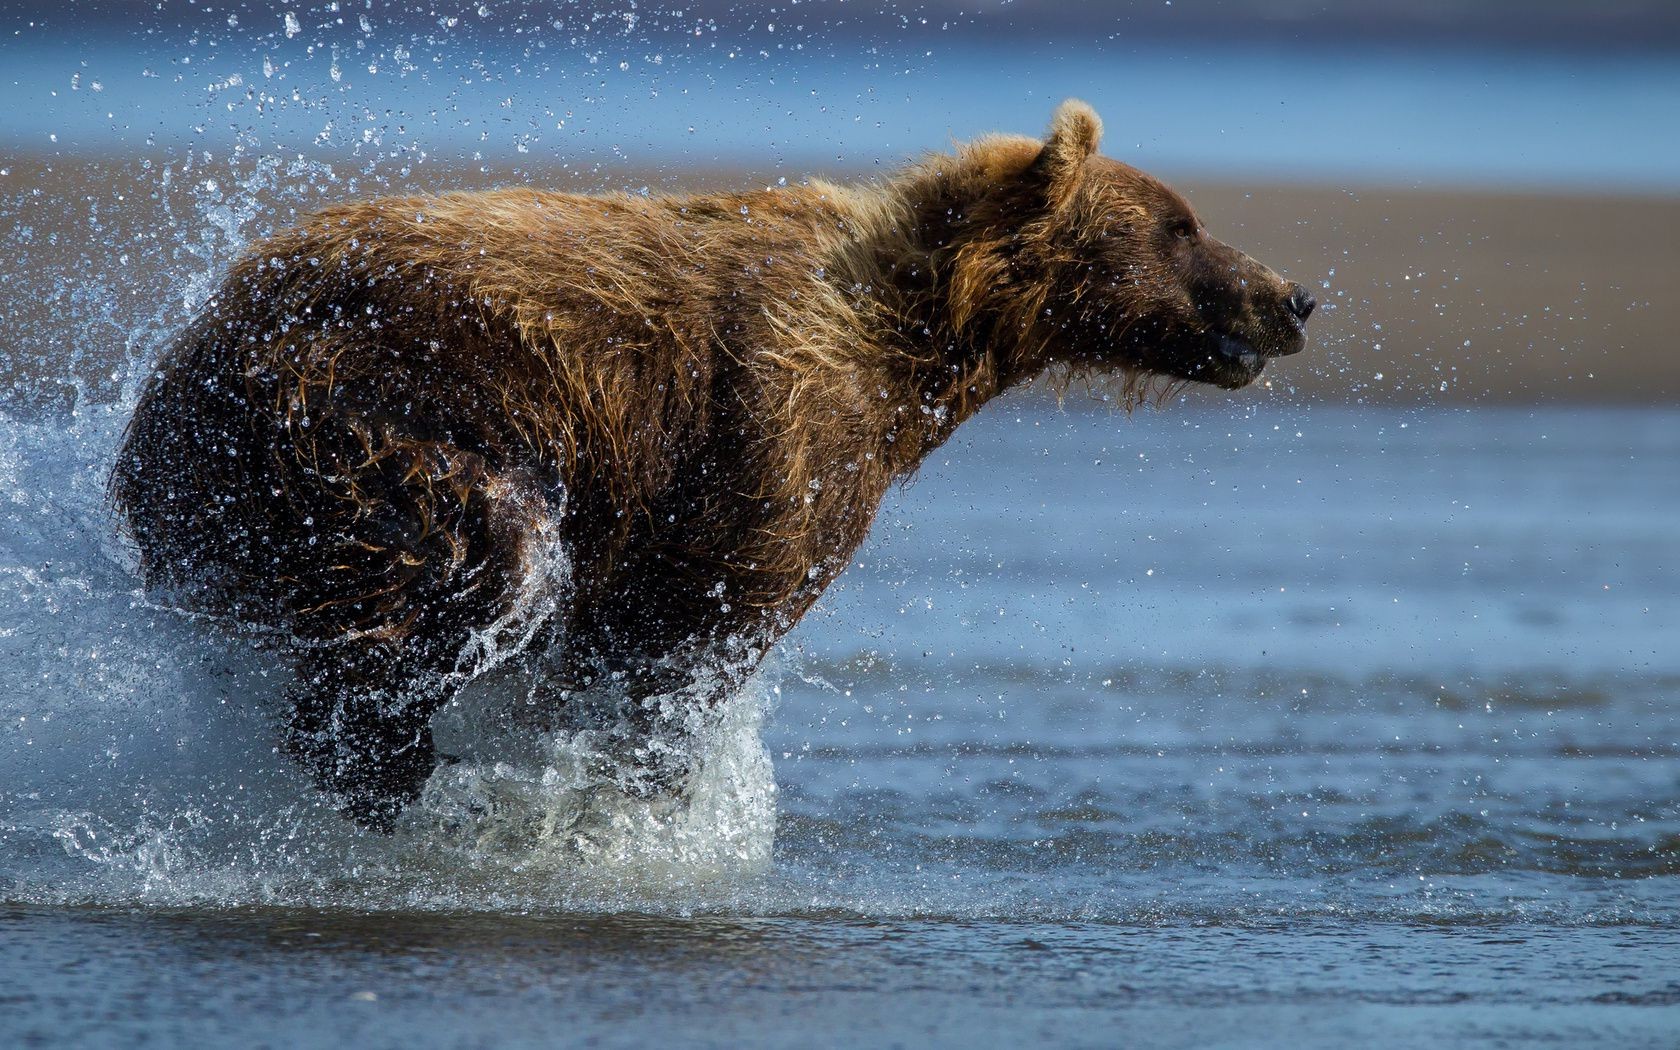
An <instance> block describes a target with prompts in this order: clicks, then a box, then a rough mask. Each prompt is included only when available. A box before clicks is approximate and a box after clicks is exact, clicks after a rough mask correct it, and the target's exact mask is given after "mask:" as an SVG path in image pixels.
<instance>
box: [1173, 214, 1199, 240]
mask: <svg viewBox="0 0 1680 1050" xmlns="http://www.w3.org/2000/svg"><path fill="white" fill-rule="evenodd" d="M1172 235H1173V236H1174V237H1177V238H1178V239H1179V240H1181V241H1188V240H1190V239H1191V238H1193V237H1195V236H1196V224H1195V223H1194V222H1191V221H1190V220H1189V219H1179V220H1177V221H1175V222H1174V223H1173V224H1172Z"/></svg>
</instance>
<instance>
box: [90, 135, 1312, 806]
mask: <svg viewBox="0 0 1680 1050" xmlns="http://www.w3.org/2000/svg"><path fill="white" fill-rule="evenodd" d="M1100 134H1101V125H1100V123H1099V121H1098V118H1097V115H1096V114H1095V113H1094V112H1093V111H1092V110H1091V109H1090V107H1088V106H1086V105H1085V104H1084V103H1081V102H1078V101H1068V102H1066V103H1064V104H1063V105H1062V106H1061V107H1060V108H1058V109H1057V111H1056V113H1055V115H1054V118H1053V120H1052V123H1051V126H1050V130H1049V134H1048V136H1047V138H1046V139H1045V140H1044V141H1042V142H1040V141H1038V140H1035V139H1029V138H1021V137H1011V136H996V137H988V138H984V139H981V140H979V141H976V142H974V143H971V144H968V145H966V146H963V147H961V148H960V149H958V150H957V151H956V153H954V154H950V155H936V156H932V157H930V158H929V159H927V160H924V161H923V162H921V163H919V164H916V165H914V166H912V167H910V168H908V169H907V170H905V171H903V172H901V173H899V174H897V175H895V176H893V177H891V178H888V179H886V180H884V181H882V182H880V183H878V184H868V185H861V186H838V185H831V184H829V183H825V182H811V183H810V184H808V185H803V186H795V187H787V188H783V189H766V190H763V191H755V192H743V193H723V194H705V195H696V196H652V197H639V196H626V195H611V196H581V195H573V194H562V193H550V192H544V191H540V190H531V189H509V190H500V191H495V192H487V193H451V194H444V195H441V196H431V197H425V196H414V197H387V198H382V199H378V200H370V201H362V202H355V203H346V204H339V205H335V206H332V207H328V208H326V209H324V210H322V211H320V212H317V213H316V214H314V215H312V216H311V217H309V218H308V219H306V220H305V221H304V222H303V223H302V225H300V226H298V227H296V228H295V229H290V230H286V231H284V232H281V233H278V234H275V235H274V236H272V237H270V238H268V239H267V240H264V241H262V242H261V243H258V244H256V245H255V246H253V247H252V248H251V249H250V250H249V251H248V252H246V253H245V255H244V256H243V257H242V258H241V259H239V260H238V262H236V263H235V264H234V266H233V269H232V271H231V272H230V273H229V274H228V276H227V279H226V281H225V282H224V283H223V284H222V285H221V287H220V290H219V291H217V292H216V294H215V295H214V297H213V298H212V299H211V300H210V301H209V302H208V304H207V305H206V306H205V308H204V310H203V313H202V314H201V315H200V316H199V317H198V318H197V319H196V320H195V321H194V322H193V323H192V325H191V326H190V327H189V328H188V329H187V330H186V332H185V333H184V334H183V335H182V336H181V338H180V340H179V342H178V343H176V344H175V345H174V347H173V348H172V349H171V350H169V351H168V353H166V354H165V355H164V356H163V358H162V360H161V361H160V362H159V363H158V366H157V370H156V372H155V373H154V374H153V375H152V376H151V378H150V381H149V382H148V384H147V385H146V387H145V390H144V392H143V395H142V397H141V399H140V402H139V406H138V408H137V409H136V411H135V415H134V419H133V421H132V423H131V424H130V426H129V429H128V432H127V435H126V439H125V441H124V444H123V446H122V448H121V451H120V452H119V455H118V458H117V462H116V466H115V468H114V471H113V474H112V496H113V499H114V502H115V505H116V506H117V507H118V508H119V509H120V511H121V512H122V513H123V514H125V515H126V518H127V523H128V527H129V529H130V532H131V535H132V540H133V543H134V544H135V546H136V547H137V549H138V553H139V564H140V567H141V570H142V572H143V575H144V578H145V580H146V582H147V584H148V585H149V586H152V587H156V588H163V589H165V590H167V591H168V592H170V593H172V594H174V595H176V596H177V600H179V601H181V602H183V603H185V604H187V605H189V606H190V607H193V608H196V609H198V610H202V611H206V612H209V613H212V614H214V615H217V616H219V617H223V618H226V620H227V621H228V622H230V623H237V624H240V625H244V626H247V627H252V626H254V627H257V628H259V629H264V630H266V631H267V632H268V633H269V634H270V635H271V636H276V637H279V638H281V639H283V643H282V644H283V646H284V651H285V653H286V654H287V657H288V659H289V661H290V662H291V663H292V664H293V665H294V666H295V667H296V669H297V671H298V682H299V684H298V686H297V688H296V690H295V692H294V694H293V696H292V703H291V709H290V711H289V712H288V714H287V715H286V726H285V742H286V746H287V748H288V750H289V751H290V752H291V753H292V754H293V755H295V756H296V757H297V758H299V759H300V760H301V761H302V762H303V763H304V764H305V765H306V766H307V767H308V768H309V770H310V771H311V772H312V774H313V775H314V777H315V779H316V780H317V782H318V783H319V784H320V785H321V786H322V787H323V788H325V789H327V790H328V791H329V792H331V793H332V794H333V796H334V797H335V798H336V800H337V802H338V804H339V805H341V806H342V807H343V809H344V811H345V812H346V813H347V814H348V815H350V816H352V817H353V818H355V819H356V820H358V821H359V822H361V823H363V824H365V825H369V826H372V827H378V828H385V829H388V828H390V827H391V825H392V822H393V821H394V820H395V818H396V816H397V815H398V814H399V813H400V811H401V810H402V808H403V807H404V806H405V805H406V804H407V803H408V802H410V801H412V800H413V799H414V798H415V797H417V795H418V793H419V790H420V788H421V786H422V785H423V784H424V783H425V781H426V779H427V777H428V775H429V774H430V773H431V771H432V769H433V767H434V765H435V763H436V761H437V757H436V755H435V753H434V751H433V747H432V740H431V731H430V728H429V720H430V718H431V716H432V714H433V713H434V712H435V711H436V710H437V709H438V707H439V706H440V705H441V704H443V703H444V702H445V701H446V700H448V699H449V698H450V697H451V696H452V695H453V694H454V693H455V692H456V691H457V690H458V689H459V688H460V687H461V685H462V684H463V683H464V682H465V681H466V680H467V679H468V678H469V677H471V676H472V675H473V674H475V673H477V672H479V671H481V670H482V669H484V668H485V667H487V666H489V665H491V664H494V663H496V662H497V661H499V660H502V659H504V658H506V657H507V656H508V655H509V654H512V653H526V654H533V653H540V654H542V660H541V668H540V670H533V672H532V674H533V684H532V686H531V688H532V689H533V691H534V692H533V697H534V698H535V699H537V700H538V701H539V702H540V703H542V704H547V705H552V706H554V707H556V708H564V707H565V706H566V705H567V704H569V703H578V702H579V701H577V699H576V698H577V697H578V696H579V691H580V690H583V689H585V688H586V687H591V688H595V689H597V690H598V689H600V688H602V687H603V686H606V687H608V688H609V690H610V691H612V692H613V693H614V694H615V695H618V696H621V697H622V698H623V703H624V708H623V709H624V710H625V711H627V712H628V713H629V714H628V718H627V720H626V718H622V717H621V718H620V719H619V720H618V721H617V722H616V723H614V724H616V725H618V726H619V727H620V728H621V729H623V730H624V733H625V736H624V739H625V740H626V741H628V743H627V744H626V747H627V751H628V753H629V754H630V755H631V757H632V760H631V762H630V763H629V764H630V766H631V767H634V765H635V756H636V755H640V756H641V760H642V762H643V764H644V765H645V766H647V767H648V769H647V775H646V777H645V778H644V779H642V780H636V779H635V778H633V777H632V778H631V783H630V785H629V786H630V787H631V788H632V789H635V790H650V791H651V790H660V789H661V788H670V787H675V785H676V783H677V781H679V780H680V777H681V774H682V768H681V763H680V761H675V760H673V761H675V767H674V768H662V760H661V759H659V758H658V757H657V755H659V754H666V755H668V754H671V753H675V751H680V749H665V750H660V749H654V748H647V747H640V746H637V744H636V741H637V740H638V739H640V737H639V736H638V734H651V733H656V732H659V731H661V726H660V725H659V723H660V722H661V720H662V717H663V718H664V719H665V720H669V710H668V708H669V704H666V705H663V706H662V705H660V704H658V703H655V702H654V701H655V700H656V699H657V698H658V697H661V696H665V697H668V696H669V695H670V694H671V693H672V691H673V690H676V689H678V688H679V687H682V686H684V684H685V683H693V682H696V681H700V680H702V679H703V680H704V681H706V682H707V683H709V684H708V685H707V686H706V687H705V688H703V689H690V690H689V692H688V694H687V695H689V696H692V697H694V698H695V699H694V701H693V702H694V703H695V704H697V705H700V706H702V707H704V706H705V705H706V704H709V703H712V702H713V701H715V699H716V697H717V696H719V695H721V693H722V691H724V690H727V689H728V688H729V687H730V685H731V684H732V683H734V682H737V681H738V680H739V679H740V678H741V677H742V676H743V675H745V674H746V673H747V672H749V671H750V670H751V668H752V667H753V666H754V665H755V663H756V662H757V661H758V659H759V658H760V657H761V656H762V655H763V653H764V652H765V650H766V647H767V646H769V645H770V644H771V643H772V642H774V641H775V640H776V639H777V638H779V637H780V636H781V635H782V634H784V633H785V632H786V631H787V630H788V629H789V628H791V627H792V626H793V625H794V624H795V623H796V622H798V620H799V618H800V616H801V615H803V614H804V613H805V611H806V610H807V609H808V608H810V606H811V604H812V603H813V602H814V601H815V600H816V599H817V596H818V595H820V594H821V593H822V591H823V589H824V588H825V587H826V586H828V584H829V583H830V582H831V581H832V580H833V579H834V578H835V576H836V574H838V573H839V572H840V571H841V569H843V568H844V567H845V566H846V564H847V563H848V561H849V560H850V558H851V556H852V554H853V552H854V551H855V550H856V548H857V547H858V545H859V543H861V542H862V540H863V538H864V536H865V535H866V534H867V533H868V531H869V527H870V523H871V521H872V519H873V518H874V515H875V512H876V508H877V507H878V506H879V504H880V502H881V500H882V497H883V495H884V494H885V492H886V491H887V488H888V486H889V485H891V484H892V483H893V482H895V481H899V480H903V479H906V478H908V477H909V476H910V475H911V474H913V473H914V471H915V470H916V467H917V465H918V464H919V463H920V462H921V461H922V460H923V458H924V457H926V456H927V454H928V453H929V451H930V450H932V449H933V448H935V447H936V446H938V445H939V443H940V442H942V441H944V440H945V439H946V438H947V437H948V436H949V435H950V433H951V431H952V429H953V428H954V427H956V426H957V425H958V424H960V423H961V422H962V421H963V420H965V419H967V418H968V417H969V416H971V415H972V414H973V413H974V412H975V410H976V409H978V408H979V407H980V406H981V405H983V404H985V403H986V401H988V400H989V399H991V398H993V397H995V396H997V395H998V394H1000V393H1002V392H1003V391H1005V390H1007V389H1009V388H1010V387H1012V386H1015V385H1016V384H1018V383H1021V382H1023V381H1025V380H1028V379H1030V378H1032V377H1034V376H1036V375H1038V374H1040V373H1043V372H1045V371H1046V370H1047V369H1054V368H1058V367H1059V368H1061V369H1062V370H1064V371H1080V370H1085V371H1096V372H1102V373H1112V374H1115V375H1118V376H1121V377H1123V378H1124V380H1125V381H1126V384H1127V389H1128V391H1130V392H1131V393H1132V394H1134V395H1135V394H1138V393H1140V392H1144V391H1147V390H1148V389H1149V384H1150V383H1151V382H1152V381H1156V380H1159V381H1160V382H1163V383H1168V382H1175V381H1188V380H1194V381H1200V382H1205V383H1212V384H1217V385H1219V386H1222V387H1228V388H1237V387H1241V386H1243V385H1245V384H1247V383H1250V382H1252V381H1253V380H1254V378H1255V377H1256V376H1258V375H1259V374H1260V371H1261V369H1262V368H1264V367H1265V364H1266V361H1267V359H1268V358H1271V357H1276V356H1280V355H1284V354H1293V353H1296V352H1297V351H1299V350H1301V349H1302V348H1303V346H1304V344H1305V336H1304V322H1305V321H1306V319H1307V316H1308V314H1310V313H1311V312H1312V309H1313V300H1312V297H1311V296H1310V295H1308V294H1307V292H1306V290H1305V289H1304V288H1302V287H1301V286H1300V285H1298V284H1293V283H1291V282H1289V281H1286V280H1284V279H1282V278H1281V277H1279V276H1278V275H1277V274H1275V273H1274V272H1272V271H1271V270H1269V269H1267V268H1266V267H1265V266H1262V265H1260V264H1259V263H1257V262H1255V261H1253V260H1252V259H1249V258H1248V257H1247V256H1245V255H1243V254H1242V253H1240V252H1238V251H1236V250H1234V249H1232V248H1229V247H1227V246H1225V245H1224V244H1221V243H1220V242H1218V241H1216V240H1214V239H1213V238H1211V237H1209V236H1208V235H1207V233H1206V232H1205V231H1204V230H1203V228H1202V224H1201V223H1200V222H1199V221H1198V220H1197V218H1196V213H1195V212H1194V211H1192V210H1191V208H1190V205H1189V204H1188V203H1187V202H1186V201H1185V200H1184V199H1183V198H1182V197H1181V196H1179V195H1178V194H1177V193H1175V192H1173V191H1172V190H1171V189H1169V188H1167V187H1166V186H1165V185H1163V184H1162V183H1160V182H1159V181H1157V180H1156V179H1154V178H1151V177H1150V176H1149V175H1146V174H1145V173H1143V172H1141V171H1138V170H1137V169H1135V168H1132V167H1128V166H1127V165H1125V164H1121V163H1118V162H1116V161H1113V160H1109V159H1107V158H1104V157H1100V156H1098V154H1097V145H1098V139H1099V136H1100ZM662 713H663V714H662ZM626 726H628V727H629V728H628V729H625V728H624V727H626ZM665 764H666V765H670V764H671V763H665Z"/></svg>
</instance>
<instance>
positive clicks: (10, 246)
mask: <svg viewBox="0 0 1680 1050" xmlns="http://www.w3.org/2000/svg"><path fill="white" fill-rule="evenodd" d="M0 169H3V170H4V174H0V245H4V246H5V249H6V253H7V258H6V261H5V262H4V263H3V264H0V333H3V334H0V391H7V390H10V392H9V393H0V397H3V398H4V399H5V400H6V401H8V402H15V401H18V400H23V401H35V402H44V403H51V402H53V401H55V400H57V399H59V398H61V397H62V396H63V391H62V387H61V385H60V384H59V383H58V382H56V380H58V379H60V378H62V377H63V376H65V375H66V374H69V373H72V372H73V373H74V374H75V375H77V376H79V377H81V378H82V380H83V382H84V385H85V386H86V387H87V388H88V389H89V390H90V391H92V394H93V396H95V397H99V396H101V395H102V394H103V393H105V392H107V391H109V390H110V389H112V385H113V380H112V375H113V372H114V371H115V369H114V368H113V365H114V363H115V362H118V361H120V360H121V359H122V357H123V356H124V355H125V354H127V353H130V352H132V351H131V350H130V349H129V347H131V346H144V345H146V344H147V343H148V342H151V341H155V340H156V339H157V338H158V335H157V333H158V332H161V331H164V330H167V329H169V328H170V327H171V326H173V325H174V324H178V323H179V320H180V314H181V306H180V304H181V303H183V302H184V301H185V299H186V297H187V295H188V292H189V281H190V280H191V278H192V276H193V275H195V274H203V273H205V272H206V268H205V264H204V263H203V262H201V261H199V254H200V253H201V252H203V251H204V250H205V249H204V247H203V245H204V244H205V242H206V238H208V239H209V242H210V243H211V244H215V243H216V242H217V241H218V239H219V238H220V236H221V235H220V233H219V232H217V230H216V228H215V227H216V221H217V220H216V217H214V216H212V217H211V218H209V219H207V218H206V215H205V213H204V212H203V211H201V210H200V209H199V208H198V207H196V206H195V201H196V200H203V199H205V198H206V197H207V194H206V193H205V191H204V190H203V188H202V186H203V180H205V179H216V180H217V181H218V184H219V185H220V186H221V187H224V188H225V187H227V186H230V185H232V184H233V182H234V180H233V179H232V178H230V177H229V175H228V173H227V171H226V170H225V169H222V168H218V167H216V166H215V165H213V164H212V165H208V166H206V165H200V167H199V169H198V170H197V171H194V172H192V173H191V174H190V175H187V176H182V175H180V174H179V173H175V174H172V177H171V179H170V182H169V184H168V185H167V186H165V185H163V183H162V181H161V178H160V173H161V164H160V165H159V166H158V167H156V168H154V169H153V170H152V171H143V170H140V169H139V166H138V165H137V164H131V163H124V164H121V165H107V164H101V163H99V162H95V161H88V160H81V159H75V160H51V161H47V160H39V159H21V160H18V159H14V160H9V161H6V162H5V163H3V164H0ZM579 178H580V177H579V176H578V175H576V174H574V173H570V172H567V173H556V175H555V176H554V177H553V179H552V180H551V181H550V180H545V179H541V178H535V177H532V176H531V175H529V174H521V173H518V172H514V171H505V170H504V171H491V172H478V171H466V170H463V169H460V168H450V167H447V166H444V165H438V164H434V165H430V166H428V167H427V168H426V169H423V170H422V171H420V172H417V173H415V174H412V175H411V176H410V177H409V178H408V179H407V180H405V181H404V182H403V183H402V184H401V185H402V187H403V188H404V189H407V190H429V189H448V188H458V187H463V186H477V185H490V184H502V185H505V184H510V183H520V182H527V183H542V182H545V181H547V182H548V184H550V185H554V186H556V187H557V188H564V189H589V190H593V189H599V188H601V187H603V186H605V187H619V186H624V187H632V188H635V187H640V186H642V185H650V186H652V187H654V188H655V189H662V188H671V187H672V186H673V185H674V184H675V183H677V182H678V181H679V180H680V181H681V182H682V184H685V185H691V186H718V185H741V184H746V185H752V184H755V183H757V184H762V183H763V181H764V179H763V177H762V176H758V177H756V178H755V177H754V176H753V175H750V174H749V175H746V176H732V175H730V174H727V173H721V172H715V171H714V172H704V173H688V172H677V173H673V172H672V171H666V172H660V173H653V174H648V173H641V174H638V173H635V172H625V173H618V174H594V175H591V176H589V178H592V179H593V180H595V181H594V183H593V184H591V185H583V184H580V182H579V181H578V180H579ZM281 182H282V184H286V180H285V178H284V177H282V179H281ZM347 182H348V180H347ZM347 182H346V183H341V184H339V185H336V186H330V187H327V191H326V192H325V193H322V194H319V195H316V194H313V193H312V194H311V201H312V202H313V201H315V200H319V201H321V202H325V201H327V200H331V199H335V198H338V197H344V196H351V195H359V194H373V193H378V192H388V191H389V187H385V188H381V187H378V186H374V185H366V184H365V183H366V180H363V183H364V184H362V185H358V186H357V187H355V188H354V189H352V188H351V187H350V186H349V185H348V184H347ZM1177 182H1178V185H1180V188H1182V189H1184V190H1185V191H1186V192H1187V193H1188V194H1189V196H1190V197H1191V199H1192V201H1193V202H1194V203H1195V204H1196V205H1197V207H1198V209H1199V210H1200V211H1201V212H1202V215H1203V218H1204V219H1205V220H1206V221H1207V224H1208V226H1209V229H1210V230H1211V231H1212V232H1213V233H1214V235H1215V236H1219V237H1221V238H1222V239H1224V240H1227V241H1230V242H1231V243H1233V244H1236V245H1238V246H1240V247H1242V248H1244V249H1245V250H1247V251H1249V252H1250V253H1251V254H1253V255H1255V256H1256V257H1258V258H1260V259H1262V260H1264V261H1266V262H1268V263H1270V264H1272V265H1273V266H1275V267H1276V268H1278V269H1279V270H1282V271H1284V272H1286V273H1288V274H1289V275H1290V276H1292V277H1295V278H1297V279H1299V280H1301V281H1303V282H1304V283H1307V284H1309V286H1311V287H1313V288H1314V289H1315V290H1316V291H1317V292H1318V293H1319V296H1320V301H1321V302H1322V303H1324V304H1325V309H1323V310H1322V311H1321V313H1320V315H1319V316H1318V317H1316V318H1315V319H1314V321H1313V326H1312V347H1311V349H1310V350H1309V352H1308V353H1307V354H1305V355H1303V356H1302V357H1299V358H1295V359H1291V360H1289V361H1284V362H1279V363H1276V364H1274V365H1273V366H1272V368H1271V369H1270V370H1269V373H1268V379H1269V380H1270V383H1271V387H1270V392H1269V393H1261V392H1256V393H1255V394H1254V395H1250V396H1270V397H1283V398H1290V399H1299V400H1311V401H1335V402H1345V401H1372V402H1401V403H1407V402H1412V403H1419V402H1421V403H1430V402H1438V403H1452V404H1465V403H1471V404H1475V403H1545V402H1587V403H1635V404H1638V403H1668V402H1674V401H1676V400H1680V352H1677V351H1676V346H1675V335H1674V333H1675V332H1676V331H1680V299H1677V297H1676V295H1675V290H1676V287H1677V286H1680V198H1657V197H1653V198H1634V197H1618V196H1593V195H1587V194H1580V193H1569V194H1555V195H1542V194H1503V193H1495V192H1486V191H1440V190H1412V189H1344V188H1334V187H1310V186H1300V185H1291V186H1253V187H1238V186H1235V185H1232V184H1229V183H1226V184H1218V183H1213V182H1206V181H1195V180H1177ZM208 196H213V194H210V195H208ZM272 199H273V198H272V197H267V198H262V197H259V199H258V200H257V210H256V212H255V214H254V216H253V217H252V218H251V219H250V220H249V221H248V222H247V223H246V224H245V225H244V226H243V227H242V230H243V232H244V233H245V234H247V235H250V234H254V233H260V232H262V231H263V230H266V229H268V228H271V227H272V226H274V225H276V224H280V223H283V222H285V221H286V218H285V214H284V211H279V210H276V209H275V208H274V207H273V205H272V204H268V203H265V201H266V200H272ZM231 202H232V203H234V204H236V205H237V204H238V203H240V201H237V200H233V201H231ZM291 207H295V205H293V204H288V205H287V208H291ZM222 221H223V222H225V221H226V218H225V216H224V217H222ZM1325 282H1328V287H1327V288H1326V287H1324V284H1325ZM1192 396H1201V395H1192ZM1219 396H1224V395H1219Z"/></svg>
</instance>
